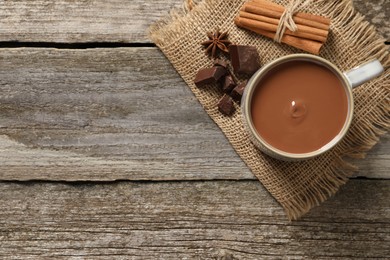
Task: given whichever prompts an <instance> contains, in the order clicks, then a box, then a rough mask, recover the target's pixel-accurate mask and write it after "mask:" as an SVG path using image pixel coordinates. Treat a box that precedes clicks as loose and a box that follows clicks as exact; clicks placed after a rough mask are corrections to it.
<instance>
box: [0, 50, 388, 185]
mask: <svg viewBox="0 0 390 260" xmlns="http://www.w3.org/2000/svg"><path fill="white" fill-rule="evenodd" d="M0 65H1V68H2V69H1V70H0V162H1V163H0V179H3V180H29V179H49V180H116V179H129V180H194V179H195V180H196V179H198V180H199V179H204V180H205V179H254V177H253V175H252V174H251V172H250V171H249V170H248V168H247V167H246V166H245V165H244V163H243V162H242V161H241V159H240V158H239V157H238V156H237V154H236V153H235V152H234V150H233V149H232V147H231V146H230V144H229V143H228V142H227V140H226V139H225V137H224V136H223V134H222V133H221V131H220V130H219V128H218V127H217V126H216V125H215V124H214V123H213V122H212V121H211V120H210V119H209V117H208V116H207V115H206V113H205V112H204V111H203V109H202V107H201V106H200V104H199V103H198V101H197V100H196V99H195V97H194V96H193V94H192V93H191V92H190V90H189V89H188V87H187V86H186V85H185V84H184V82H183V81H182V80H181V79H180V77H179V76H178V74H177V73H176V72H175V71H174V69H173V68H172V67H171V66H170V65H169V63H168V61H167V60H166V59H165V58H164V57H163V55H162V54H161V53H160V52H159V51H158V50H157V49H155V48H115V49H87V50H58V49H44V48H40V49H33V48H26V49H23V48H20V49H0ZM156 75H158V76H157V77H156ZM388 144H389V139H388V138H386V139H385V141H384V142H383V143H382V145H381V146H378V148H377V149H374V152H373V153H371V158H370V159H369V160H364V161H362V162H361V163H360V166H362V170H361V171H360V172H359V173H357V174H358V175H361V176H367V177H379V178H388V177H390V176H389V167H390V155H389V154H390V152H389V149H390V147H389V145H388Z"/></svg>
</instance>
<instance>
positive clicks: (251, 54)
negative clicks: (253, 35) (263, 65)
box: [229, 45, 260, 76]
mask: <svg viewBox="0 0 390 260" xmlns="http://www.w3.org/2000/svg"><path fill="white" fill-rule="evenodd" d="M229 53H230V60H231V62H232V67H233V69H234V72H235V73H240V74H246V75H249V76H252V75H253V73H255V72H256V71H257V70H258V69H259V68H260V61H259V54H258V52H257V50H256V48H255V47H254V46H247V45H229Z"/></svg>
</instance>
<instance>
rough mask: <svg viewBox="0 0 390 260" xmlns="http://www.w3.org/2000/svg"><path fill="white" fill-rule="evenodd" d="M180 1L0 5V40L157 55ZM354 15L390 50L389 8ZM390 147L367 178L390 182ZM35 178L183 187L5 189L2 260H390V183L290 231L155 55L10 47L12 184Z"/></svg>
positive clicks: (375, 158) (4, 143)
mask: <svg viewBox="0 0 390 260" xmlns="http://www.w3.org/2000/svg"><path fill="white" fill-rule="evenodd" d="M181 2H182V1H181V0H157V1H139V0H112V1H103V0H59V1H49V0H31V1H30V0H20V1H1V0H0V41H12V40H19V41H27V42H47V45H48V46H50V43H52V42H64V43H85V42H129V43H136V42H149V40H148V39H147V38H146V33H145V30H146V28H147V26H148V24H149V23H150V22H152V21H154V20H157V19H159V18H160V17H163V16H164V15H166V14H167V13H168V10H170V9H171V7H173V6H180V5H181ZM354 2H355V4H356V6H357V7H358V9H359V10H360V11H361V12H362V13H364V14H367V17H368V19H372V20H371V21H373V22H374V24H376V25H377V27H378V31H380V32H381V33H382V34H383V35H384V36H385V37H386V38H387V39H389V31H388V28H389V19H388V11H386V10H388V8H389V2H388V1H384V0H376V1H369V2H367V1H364V0H358V1H354ZM372 10H374V11H372ZM375 16H377V17H381V16H385V17H386V16H387V18H384V19H382V18H380V19H375V18H376V17H375ZM150 64H152V66H150ZM150 67H151V68H150ZM150 69H151V70H150ZM156 75H162V77H161V79H163V80H161V79H160V78H156ZM119 92H120V94H118V93H119ZM175 103H176V105H175ZM389 142H390V141H389V135H387V136H386V137H385V138H384V139H382V141H381V142H380V143H379V144H378V145H377V146H376V147H375V148H374V149H373V150H372V151H370V153H369V154H368V156H367V159H365V160H359V161H357V164H358V165H359V166H360V167H361V170H360V172H358V173H357V175H359V176H367V177H370V178H371V177H373V178H388V174H389V162H390V159H389V154H390V153H389V149H390V145H389ZM39 176H40V177H39ZM34 178H44V179H45V178H47V179H52V180H63V179H66V180H76V179H77V180H112V179H116V178H118V179H132V180H151V179H153V180H176V181H173V182H167V181H159V182H150V181H137V182H127V181H121V182H109V183H90V182H86V183H84V182H83V183H77V182H76V183H70V184H65V183H62V182H1V181H0V207H1V210H0V258H1V259H53V258H55V259H58V258H62V259H69V258H71V259H115V258H117V259H225V260H227V259H336V258H337V259H340V258H341V259H351V258H353V259H371V258H382V259H386V258H388V256H389V255H390V250H389V247H388V245H389V240H390V207H389V206H390V205H389V203H388V202H389V199H390V197H389V196H390V183H389V180H383V179H380V180H360V179H354V180H351V181H350V182H349V183H348V184H347V185H345V186H343V187H342V188H341V190H340V191H339V192H338V193H337V194H336V196H335V197H334V198H332V199H330V200H328V201H326V202H325V203H323V204H321V206H320V207H317V208H315V209H313V210H312V211H311V212H310V213H309V214H307V215H306V216H305V217H304V218H303V219H302V220H300V221H298V222H292V223H290V222H288V221H287V220H286V217H285V215H284V213H283V210H282V209H281V207H280V206H279V205H278V204H277V203H276V202H275V201H274V199H273V198H272V197H271V196H270V195H269V193H267V192H266V190H265V189H264V187H263V186H261V184H260V183H259V182H258V181H255V180H254V178H253V176H252V174H251V173H250V172H249V170H248V169H247V167H246V166H245V165H244V164H243V163H242V162H241V160H240V159H239V158H238V156H237V155H236V154H235V152H234V151H233V149H232V148H231V147H230V145H229V144H228V142H227V141H226V139H225V138H224V137H223V135H222V133H221V132H220V131H219V129H218V128H217V127H216V126H215V125H214V124H213V123H212V121H211V120H210V119H209V118H208V117H207V115H206V114H205V113H204V111H203V110H202V108H201V107H200V105H199V104H198V102H197V101H196V100H195V99H194V97H193V95H192V94H191V92H190V91H189V90H188V88H187V87H186V86H185V85H184V83H183V82H182V81H181V80H180V78H179V77H178V75H177V74H176V73H175V72H174V70H173V69H172V67H171V66H170V65H169V64H168V62H167V61H166V60H165V59H164V58H163V56H162V55H161V54H160V53H159V52H158V51H157V49H155V48H118V49H94V50H93V49H89V50H58V49H55V48H47V49H43V48H42V49H33V48H26V49H23V48H21V49H4V48H3V49H2V48H0V179H3V180H6V179H11V180H12V179H22V180H26V179H34ZM203 179H204V180H209V181H185V180H203ZM213 179H216V180H215V181H210V180H213ZM221 179H230V180H231V181H222V180H221ZM235 179H241V180H239V181H234V180H235ZM245 179H246V180H245ZM177 180H183V181H177Z"/></svg>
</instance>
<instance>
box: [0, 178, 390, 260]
mask: <svg viewBox="0 0 390 260" xmlns="http://www.w3.org/2000/svg"><path fill="white" fill-rule="evenodd" d="M389 188H390V187H389V182H388V181H377V180H371V181H368V180H351V181H350V182H349V183H348V185H345V186H344V187H343V188H342V189H341V190H340V191H339V193H338V195H337V196H336V197H335V198H332V199H330V200H329V201H327V202H325V203H324V204H322V205H321V207H317V208H315V209H313V210H312V211H311V212H310V213H309V214H308V215H306V216H305V217H304V218H303V219H302V220H300V221H298V222H288V221H286V220H285V216H284V213H283V211H282V209H281V208H280V207H279V205H278V204H277V203H276V202H275V201H274V200H273V199H272V198H271V197H270V195H269V194H268V193H267V192H266V191H265V190H264V189H263V187H262V186H261V185H260V184H259V183H258V182H256V181H240V182H237V181H214V182H194V181H192V182H156V183H153V182H152V183H129V182H125V183H112V184H104V185H102V184H98V185H96V184H93V185H90V184H82V185H69V184H60V183H46V184H42V183H34V182H33V183H26V184H23V183H20V184H17V183H2V184H1V189H0V204H1V205H2V210H1V211H0V240H1V246H0V257H2V258H7V257H9V256H12V257H15V258H16V257H20V258H23V259H37V258H39V259H49V258H50V257H59V258H69V257H74V258H75V259H116V258H118V259H129V258H137V259H216V258H217V257H221V256H225V259H227V258H226V257H227V256H230V257H235V258H234V259H281V258H283V259H302V258H305V259H318V258H321V259H336V258H337V259H339V257H341V258H347V259H352V258H353V259H368V258H369V259H372V258H375V257H379V258H380V257H382V258H385V257H388V256H389V254H390V248H389V239H390V235H389V234H390V205H389V200H390V192H389ZM373 191H375V192H373ZM230 259H231V258H230Z"/></svg>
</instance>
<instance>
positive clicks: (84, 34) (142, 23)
mask: <svg viewBox="0 0 390 260" xmlns="http://www.w3.org/2000/svg"><path fill="white" fill-rule="evenodd" d="M182 3H183V0H155V1H151V0H149V1H144V0H110V1H106V0H72V1H70V0H57V1H52V0H19V1H7V0H3V1H0V32H1V33H0V41H23V42H61V43H74V42H127V43H134V42H150V40H149V39H148V37H147V28H148V27H149V25H150V24H151V23H153V22H154V21H157V20H159V19H161V18H162V17H165V16H167V15H168V13H169V11H170V10H171V9H172V8H174V7H176V8H180V7H181V6H182ZM354 4H355V6H356V8H357V10H358V11H360V12H361V13H363V14H366V15H367V17H366V19H367V20H368V21H370V22H371V23H373V25H374V26H376V27H377V30H378V32H379V33H380V34H382V35H383V36H384V37H385V38H386V39H387V40H389V39H390V38H389V37H390V32H389V28H390V22H389V19H388V14H389V9H390V2H389V1H386V0H375V1H365V0H354Z"/></svg>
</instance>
